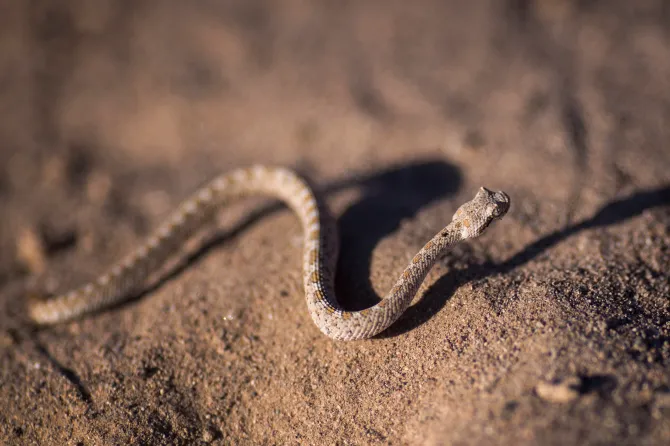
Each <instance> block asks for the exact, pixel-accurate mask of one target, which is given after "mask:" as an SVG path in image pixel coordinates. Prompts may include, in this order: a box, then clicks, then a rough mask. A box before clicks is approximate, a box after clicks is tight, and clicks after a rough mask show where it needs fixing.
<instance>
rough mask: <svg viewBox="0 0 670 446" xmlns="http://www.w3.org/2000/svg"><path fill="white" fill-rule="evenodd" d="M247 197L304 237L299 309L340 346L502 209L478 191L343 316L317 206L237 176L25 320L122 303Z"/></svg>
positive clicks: (326, 227)
mask: <svg viewBox="0 0 670 446" xmlns="http://www.w3.org/2000/svg"><path fill="white" fill-rule="evenodd" d="M249 194H263V195H268V196H273V197H276V198H279V199H280V200H282V201H284V202H285V203H286V204H287V205H288V206H289V207H290V208H291V209H292V210H293V211H294V212H295V213H296V214H297V215H298V217H299V218H300V221H301V223H302V226H303V230H304V234H305V236H304V247H303V250H304V257H303V265H304V286H305V295H306V299H307V308H308V310H309V314H310V315H311V316H312V319H313V320H314V322H315V323H316V326H317V327H319V329H320V330H321V331H322V332H323V333H324V334H326V335H327V336H329V337H331V338H333V339H340V340H351V339H363V338H369V337H371V336H374V335H375V334H377V333H379V332H381V331H383V330H384V329H386V328H387V327H389V326H390V325H391V324H392V323H393V322H395V321H396V320H397V319H398V318H399V317H400V316H401V315H402V314H403V312H404V311H405V310H406V309H407V307H408V306H409V305H410V303H411V301H412V299H413V297H414V295H415V294H416V292H417V291H418V290H419V286H420V285H421V283H422V282H423V280H424V278H425V277H426V275H427V274H428V271H429V270H430V268H431V267H432V266H433V264H434V263H435V262H436V260H437V259H438V258H439V256H440V254H442V253H443V252H445V251H446V250H448V249H450V248H451V247H452V246H453V245H454V244H456V243H458V242H460V241H463V240H466V239H469V238H473V237H477V236H478V235H480V234H482V232H483V231H484V230H485V229H486V228H487V227H488V226H489V224H490V223H491V222H492V221H494V220H496V219H499V218H502V217H503V216H504V215H505V214H506V213H507V210H508V209H509V206H510V199H509V196H508V195H507V194H506V193H504V192H492V191H490V190H488V189H485V188H483V187H482V188H480V189H479V191H478V192H477V195H476V196H475V197H474V198H473V199H472V200H471V201H469V202H467V203H465V204H463V205H462V206H461V207H460V208H458V210H457V211H456V213H455V214H454V216H453V218H452V221H451V222H450V223H449V225H448V226H447V227H445V228H444V229H443V230H441V231H440V232H439V233H438V234H436V235H435V236H434V237H433V238H432V239H431V240H430V241H429V242H428V243H426V245H425V246H424V247H423V248H422V249H421V250H420V251H419V252H418V253H417V254H416V255H415V256H414V258H413V259H412V261H411V262H410V264H409V265H408V266H407V267H406V268H405V270H404V271H403V272H402V274H401V275H400V277H399V278H398V279H397V281H396V282H395V285H394V286H393V287H392V288H391V291H390V292H389V293H388V294H387V295H386V297H385V298H384V299H382V300H381V301H380V302H379V303H378V304H377V305H374V306H373V307H371V308H367V309H365V310H362V311H345V310H343V309H342V308H341V307H340V305H339V304H338V302H337V299H336V298H335V293H334V288H333V282H334V276H335V263H336V259H337V251H338V249H337V247H338V243H339V242H338V240H337V233H336V230H335V222H334V221H333V219H332V218H331V217H330V214H329V213H328V212H327V209H326V207H325V205H324V204H323V202H322V201H321V200H317V197H316V195H315V193H314V191H313V190H312V189H311V188H310V187H309V186H308V185H307V183H306V182H305V181H304V180H303V179H302V178H300V177H299V176H298V175H297V174H296V173H294V172H293V171H291V170H289V169H285V168H280V167H268V166H253V167H250V168H245V169H238V170H234V171H232V172H229V173H225V174H223V175H221V176H219V177H217V178H216V179H214V180H213V181H211V182H210V183H209V184H207V185H206V186H204V187H203V188H201V189H200V190H198V191H197V192H196V193H195V194H194V195H193V196H192V197H191V198H189V199H188V200H186V201H185V202H184V203H182V204H181V206H180V207H179V209H178V210H177V211H176V212H175V213H174V214H173V215H172V216H171V217H170V218H169V219H168V221H167V222H166V223H164V224H163V225H161V226H160V227H159V228H158V229H157V230H156V232H155V233H154V234H153V235H152V236H151V237H149V239H148V240H147V241H146V242H145V243H144V244H143V245H142V246H140V247H139V248H137V249H136V250H135V251H134V252H133V253H132V254H131V255H129V256H128V257H126V258H125V259H124V260H123V261H122V262H120V263H119V264H117V265H115V266H114V267H112V268H111V269H110V270H109V271H108V272H106V273H105V274H103V275H101V276H100V277H98V278H97V279H96V280H95V281H93V282H91V283H89V284H86V285H84V286H82V287H80V288H77V289H75V290H72V291H70V292H68V293H66V294H63V295H60V296H57V297H55V298H53V299H49V300H46V301H37V300H34V301H31V302H30V303H29V305H28V312H29V315H30V318H31V319H32V320H33V321H34V322H35V323H36V324H38V325H50V324H56V323H60V322H64V321H68V320H71V319H74V318H76V317H78V316H81V315H83V314H85V313H90V312H92V311H96V310H100V309H103V308H106V307H109V306H112V305H114V304H117V303H119V302H121V301H123V300H125V299H127V298H128V297H130V296H131V295H132V294H133V293H137V292H138V291H140V290H141V288H142V287H143V286H144V285H145V282H146V278H147V277H148V275H149V273H151V272H153V271H155V270H156V269H157V268H159V267H160V266H161V265H163V264H164V263H165V261H166V260H167V259H168V258H169V257H170V256H171V255H173V254H174V253H175V252H176V251H178V250H179V248H180V246H181V245H182V244H183V243H184V242H185V241H186V240H187V239H189V238H190V236H191V235H192V233H193V231H194V230H195V229H197V228H198V227H200V226H201V225H202V224H203V223H204V222H205V221H207V220H209V219H211V218H212V216H213V215H214V214H215V211H217V210H218V209H219V208H220V207H221V206H223V205H224V204H226V203H228V202H230V201H231V200H233V199H236V198H239V197H241V196H244V195H249Z"/></svg>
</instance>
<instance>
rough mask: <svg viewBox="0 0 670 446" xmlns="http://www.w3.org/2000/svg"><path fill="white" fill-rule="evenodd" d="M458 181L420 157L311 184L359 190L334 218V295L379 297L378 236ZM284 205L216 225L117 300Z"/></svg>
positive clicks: (345, 300)
mask: <svg viewBox="0 0 670 446" xmlns="http://www.w3.org/2000/svg"><path fill="white" fill-rule="evenodd" d="M296 170H297V171H298V172H299V173H300V174H301V175H302V176H303V177H305V178H307V180H308V181H309V182H312V181H311V179H310V178H309V175H308V174H306V170H307V169H300V168H298V169H296ZM312 183H313V182H312ZM461 183H462V175H461V173H460V169H458V168H457V167H456V166H454V165H453V164H450V163H447V162H445V161H442V160H434V159H421V160H416V161H414V162H410V163H403V164H399V165H391V166H389V167H388V168H386V169H383V170H380V171H377V172H353V173H351V174H349V175H347V176H346V177H344V178H341V179H339V180H336V181H333V182H331V183H328V184H325V185H322V186H320V187H319V186H315V188H316V189H317V190H319V191H320V192H321V195H323V196H324V197H332V196H333V195H337V194H339V193H342V192H345V191H347V190H350V189H356V190H357V191H359V193H360V197H359V199H358V200H357V201H356V202H355V203H354V204H352V205H351V206H349V208H347V209H346V210H345V211H344V213H343V214H342V215H341V216H340V217H339V218H338V222H337V226H338V232H339V236H340V255H339V258H338V265H337V270H336V283H335V287H336V290H337V291H338V292H337V296H338V299H340V300H341V301H340V303H341V304H342V305H343V306H344V307H345V308H347V309H351V310H355V309H364V308H367V307H369V306H372V305H374V304H376V303H377V302H379V296H378V295H377V294H376V293H375V291H374V289H373V287H372V283H371V282H370V274H369V272H370V263H371V260H372V253H373V251H374V249H375V247H376V246H377V245H378V243H379V242H380V240H382V239H384V238H385V237H387V236H388V235H390V234H391V233H393V232H395V231H396V230H397V229H398V228H399V227H400V224H401V222H402V221H403V220H405V219H409V218H412V217H414V216H415V215H416V214H417V212H419V210H421V209H422V208H424V207H426V206H428V205H429V204H431V203H433V202H436V201H438V200H441V199H444V198H446V197H448V196H449V195H452V194H455V193H456V192H457V191H458V190H459V188H460V186H461ZM282 209H285V206H284V205H283V204H281V203H278V202H273V203H270V204H267V205H265V206H261V207H259V208H258V209H256V210H254V211H252V212H250V213H249V214H247V215H246V216H245V217H244V218H243V219H242V220H241V221H239V222H238V223H237V224H236V225H235V226H234V227H233V228H232V229H230V230H228V231H225V232H224V231H219V232H218V233H215V234H213V235H212V236H211V237H209V238H208V239H206V240H204V241H203V243H202V244H201V245H200V247H199V248H198V249H197V250H196V251H195V252H193V253H191V254H190V255H188V256H186V257H185V258H184V259H183V260H182V261H180V262H179V263H177V264H176V265H175V266H174V267H172V268H171V269H170V270H169V271H167V272H166V273H165V274H162V275H161V277H160V279H159V280H157V281H154V282H152V284H151V285H150V286H149V287H147V288H145V289H144V290H143V291H141V292H140V294H138V295H137V296H135V297H133V298H131V299H130V300H126V301H124V302H122V303H119V304H118V305H117V306H118V307H122V306H125V305H127V304H129V303H130V302H132V301H135V300H137V299H140V298H142V297H143V296H145V295H146V294H148V293H150V292H152V291H154V290H155V289H156V288H158V287H160V286H162V285H163V284H164V283H165V282H166V281H168V280H170V279H172V278H175V277H176V276H178V275H179V274H180V273H181V272H182V271H183V270H185V269H186V268H188V267H191V266H192V265H193V264H194V263H197V262H198V261H199V260H200V259H201V258H202V257H203V255H204V254H205V253H206V252H208V251H210V250H211V249H213V248H215V247H216V246H219V245H221V244H223V243H225V242H226V241H227V240H229V239H231V238H233V237H236V236H238V235H239V234H241V233H242V232H244V231H246V230H247V229H248V228H249V227H250V226H251V225H253V224H254V223H255V222H257V221H258V220H260V219H261V218H264V217H266V216H268V215H270V214H272V213H274V212H277V211H280V210H282ZM112 308H113V307H112ZM108 310H109V308H108V309H106V310H102V311H108Z"/></svg>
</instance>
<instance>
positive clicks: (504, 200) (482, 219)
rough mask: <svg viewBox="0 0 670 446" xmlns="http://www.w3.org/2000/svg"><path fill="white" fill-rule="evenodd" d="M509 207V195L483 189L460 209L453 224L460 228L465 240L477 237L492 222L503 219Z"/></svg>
mask: <svg viewBox="0 0 670 446" xmlns="http://www.w3.org/2000/svg"><path fill="white" fill-rule="evenodd" d="M509 206H510V199H509V195H507V194H506V193H505V192H502V191H498V192H494V191H491V190H489V189H487V188H485V187H481V188H479V191H478V192H477V195H475V198H473V199H472V200H470V201H468V202H467V203H465V204H463V205H462V206H461V207H459V208H458V210H457V211H456V213H455V214H454V216H453V218H452V222H453V223H454V224H455V225H456V226H457V227H459V229H460V231H461V237H463V238H464V239H465V238H473V237H477V236H479V235H481V234H482V233H483V232H484V230H485V229H486V228H487V227H488V226H489V225H490V224H491V222H493V221H494V220H499V219H501V218H502V217H503V216H504V215H505V214H506V213H507V211H508V210H509Z"/></svg>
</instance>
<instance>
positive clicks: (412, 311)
mask: <svg viewBox="0 0 670 446" xmlns="http://www.w3.org/2000/svg"><path fill="white" fill-rule="evenodd" d="M512 199H513V198H512ZM661 206H670V184H669V185H666V186H662V187H659V188H654V189H647V190H641V191H638V192H635V193H633V194H632V195H630V196H628V197H624V198H619V199H616V200H612V201H610V202H609V203H607V204H605V205H604V206H603V207H602V208H600V210H598V211H597V212H596V213H595V214H594V215H593V216H592V217H590V218H587V219H584V220H582V221H581V222H578V223H575V224H572V225H568V226H566V227H564V228H563V229H560V230H556V231H554V232H551V233H549V234H547V235H545V236H543V237H541V238H539V239H537V240H536V241H534V242H533V243H531V244H529V245H528V246H526V247H525V248H524V249H522V250H521V251H519V252H518V253H516V254H514V255H513V256H512V257H510V258H509V259H507V260H505V261H503V262H499V263H496V262H485V263H481V264H470V265H468V266H467V267H465V268H464V269H463V270H459V271H450V272H449V273H447V274H445V275H444V276H442V277H441V278H440V279H438V280H437V281H436V282H435V283H434V284H432V285H431V286H430V287H429V288H428V290H426V292H425V293H424V296H423V298H422V299H421V300H420V301H419V302H417V303H416V304H414V305H413V306H411V307H410V308H408V309H407V311H406V312H405V313H404V314H403V316H402V317H401V318H400V319H399V320H398V322H396V323H395V324H393V325H391V327H389V328H388V329H387V330H385V331H384V332H382V333H380V334H379V335H377V336H378V337H380V338H384V337H393V336H398V335H400V334H403V333H406V332H408V331H410V330H412V329H413V328H415V327H417V326H419V325H421V324H423V323H425V322H426V321H428V320H429V319H430V318H432V317H433V316H434V315H435V314H437V312H439V311H440V309H442V307H444V305H445V304H446V303H447V301H448V300H449V298H450V296H452V295H453V293H454V291H455V290H456V289H457V288H458V287H460V286H462V285H463V284H465V283H467V282H471V281H477V280H482V279H485V278H486V277H489V276H491V275H496V274H506V273H509V272H511V271H512V270H514V269H516V268H518V267H521V266H523V265H525V264H526V263H528V262H530V261H532V260H533V259H536V258H537V257H538V256H540V255H541V254H542V253H544V252H546V251H547V250H548V249H550V248H551V247H553V246H556V245H557V244H559V243H561V242H563V241H564V240H566V239H567V238H569V237H571V236H573V235H574V234H577V233H578V232H581V231H584V230H588V229H596V228H604V227H607V226H611V225H614V224H617V223H621V222H623V221H625V220H628V219H630V218H633V217H636V216H638V215H640V214H642V213H643V212H644V211H646V210H649V209H653V208H657V207H661ZM466 261H467V260H466Z"/></svg>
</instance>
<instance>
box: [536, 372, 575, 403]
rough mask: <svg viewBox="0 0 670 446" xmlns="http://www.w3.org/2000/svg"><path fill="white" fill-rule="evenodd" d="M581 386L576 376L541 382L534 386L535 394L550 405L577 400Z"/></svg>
mask: <svg viewBox="0 0 670 446" xmlns="http://www.w3.org/2000/svg"><path fill="white" fill-rule="evenodd" d="M581 385H582V380H581V379H579V378H578V377H576V376H574V377H570V378H566V379H563V380H560V381H553V382H546V381H542V382H539V383H538V384H537V385H536V386H535V393H536V394H537V396H539V397H540V398H542V399H543V400H545V401H549V402H551V403H569V402H570V401H574V400H576V399H577V398H579V388H580V387H581Z"/></svg>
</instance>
